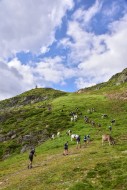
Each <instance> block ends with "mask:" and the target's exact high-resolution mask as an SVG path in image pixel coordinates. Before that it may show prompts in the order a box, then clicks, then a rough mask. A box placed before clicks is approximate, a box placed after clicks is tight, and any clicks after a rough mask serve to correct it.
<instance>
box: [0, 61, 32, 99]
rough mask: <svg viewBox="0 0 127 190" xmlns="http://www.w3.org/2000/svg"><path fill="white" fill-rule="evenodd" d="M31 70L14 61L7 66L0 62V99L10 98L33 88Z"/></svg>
mask: <svg viewBox="0 0 127 190" xmlns="http://www.w3.org/2000/svg"><path fill="white" fill-rule="evenodd" d="M34 86H35V85H34V79H33V76H32V74H31V69H30V68H29V66H27V65H25V66H24V65H21V63H20V62H19V61H18V60H17V59H14V60H12V61H11V62H9V63H8V64H6V63H3V62H0V99H5V98H10V97H12V96H15V95H18V94H19V93H21V92H24V91H26V90H28V89H31V88H32V87H34Z"/></svg>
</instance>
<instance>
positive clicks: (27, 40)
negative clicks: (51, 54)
mask: <svg viewBox="0 0 127 190" xmlns="http://www.w3.org/2000/svg"><path fill="white" fill-rule="evenodd" d="M72 7H73V0H64V1H59V0H53V1H52V0H46V1H45V0H38V1H31V0H27V1H26V0H18V1H17V0H11V1H10V0H4V1H0V20H1V24H0V44H1V46H0V56H1V57H4V58H6V57H8V56H9V55H11V54H12V53H15V52H19V51H23V50H24V51H32V52H35V53H39V51H40V49H41V47H42V51H44V50H46V48H47V47H48V45H50V44H52V42H53V41H54V40H55V37H54V34H55V30H56V28H57V27H60V25H61V22H62V17H63V16H64V15H65V12H66V11H67V10H69V9H71V8H72Z"/></svg>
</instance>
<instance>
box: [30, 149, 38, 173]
mask: <svg viewBox="0 0 127 190" xmlns="http://www.w3.org/2000/svg"><path fill="white" fill-rule="evenodd" d="M34 156H36V154H35V149H34V148H32V149H31V151H30V153H29V160H30V162H29V164H28V169H31V168H32V162H33V157H34Z"/></svg>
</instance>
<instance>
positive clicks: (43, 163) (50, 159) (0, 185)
mask: <svg viewBox="0 0 127 190" xmlns="http://www.w3.org/2000/svg"><path fill="white" fill-rule="evenodd" d="M83 151H84V150H81V149H80V150H79V149H76V148H72V149H70V151H69V155H67V156H64V155H63V152H61V153H59V154H54V155H48V156H47V158H43V160H42V157H41V155H39V156H38V157H35V158H34V159H35V161H34V162H36V163H37V164H33V167H32V168H31V169H28V167H27V166H28V163H24V164H23V165H25V167H23V168H22V169H20V170H18V171H16V172H13V173H9V174H7V175H5V176H4V177H2V178H1V180H0V189H4V188H7V187H8V186H9V185H11V181H12V180H14V179H15V177H16V178H19V179H20V181H21V179H22V180H23V179H24V178H27V177H29V176H30V175H33V174H39V173H40V172H42V170H43V169H44V168H46V167H49V165H51V163H54V162H59V161H60V160H61V158H62V159H68V158H69V157H76V156H79V154H80V153H81V152H83ZM36 158H37V159H36Z"/></svg>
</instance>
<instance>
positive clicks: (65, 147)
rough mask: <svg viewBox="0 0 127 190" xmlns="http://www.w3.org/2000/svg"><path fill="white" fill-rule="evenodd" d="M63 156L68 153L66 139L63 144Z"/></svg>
mask: <svg viewBox="0 0 127 190" xmlns="http://www.w3.org/2000/svg"><path fill="white" fill-rule="evenodd" d="M63 155H64V156H66V155H68V141H67V142H66V143H65V144H64V153H63Z"/></svg>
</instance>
